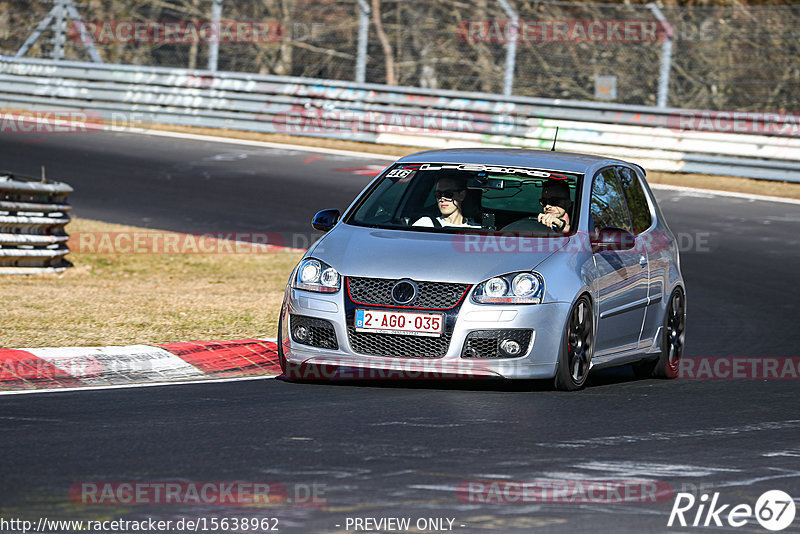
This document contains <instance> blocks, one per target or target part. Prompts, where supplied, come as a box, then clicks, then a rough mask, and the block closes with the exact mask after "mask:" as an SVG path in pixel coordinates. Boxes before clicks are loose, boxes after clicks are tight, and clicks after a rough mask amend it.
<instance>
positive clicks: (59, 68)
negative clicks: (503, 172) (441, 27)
mask: <svg viewBox="0 0 800 534" xmlns="http://www.w3.org/2000/svg"><path fill="white" fill-rule="evenodd" d="M0 107H3V108H6V109H17V110H48V111H52V110H67V111H77V110H83V111H85V112H87V113H88V114H89V117H90V118H92V117H94V118H97V119H100V120H104V121H105V128H107V129H111V130H117V131H123V130H124V129H126V128H129V127H130V126H131V124H132V122H134V121H140V122H142V123H162V124H172V125H186V126H200V127H211V128H228V129H235V130H247V131H257V132H264V133H285V134H291V135H303V136H312V137H322V138H336V139H346V140H354V141H366V142H372V143H385V144H400V145H408V146H420V147H426V148H437V147H449V146H517V147H528V148H550V146H551V144H552V140H553V135H554V134H555V127H556V126H558V127H559V135H558V145H557V148H558V149H559V150H562V151H574V152H587V153H594V154H602V155H608V156H613V157H621V158H625V159H628V160H631V161H633V162H635V163H638V164H640V165H642V166H643V167H645V168H646V169H651V170H658V171H668V172H686V173H699V174H718V175H725V176H742V177H749V178H759V179H766V180H780V181H792V182H800V131H799V130H800V124H796V123H792V122H791V121H792V120H796V118H794V117H793V116H787V115H780V114H765V115H763V116H758V117H757V119H756V120H757V121H760V122H758V125H759V127H760V128H761V129H762V130H764V131H770V132H771V133H770V135H762V134H757V133H751V132H750V130H748V129H747V128H745V133H734V132H724V131H723V132H720V131H705V130H704V129H698V130H692V129H685V128H682V127H681V117H685V116H687V114H689V115H688V116H691V113H692V112H687V111H685V110H679V109H664V108H655V107H643V106H627V105H618V104H605V103H597V102H577V101H560V100H554V99H538V98H523V97H505V96H501V95H492V94H483V93H461V92H455V91H434V90H425V89H418V88H407V87H393V86H385V85H375V84H354V83H351V82H342V81H331V80H318V79H309V78H290V77H279V76H269V75H256V74H248V73H236V72H215V73H212V72H209V71H192V70H186V69H169V68H159V67H138V66H129V65H98V64H92V63H76V62H54V61H51V60H19V59H15V58H0ZM718 116H719V114H714V115H713V116H712V117H718ZM728 123H730V124H732V123H733V121H732V120H728Z"/></svg>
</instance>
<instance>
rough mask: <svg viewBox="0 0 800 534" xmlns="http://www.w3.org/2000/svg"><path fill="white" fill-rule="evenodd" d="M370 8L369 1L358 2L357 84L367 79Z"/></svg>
mask: <svg viewBox="0 0 800 534" xmlns="http://www.w3.org/2000/svg"><path fill="white" fill-rule="evenodd" d="M370 12H371V10H370V7H369V4H368V3H367V0H358V52H357V54H356V83H364V82H365V81H366V79H367V43H368V39H369V15H370Z"/></svg>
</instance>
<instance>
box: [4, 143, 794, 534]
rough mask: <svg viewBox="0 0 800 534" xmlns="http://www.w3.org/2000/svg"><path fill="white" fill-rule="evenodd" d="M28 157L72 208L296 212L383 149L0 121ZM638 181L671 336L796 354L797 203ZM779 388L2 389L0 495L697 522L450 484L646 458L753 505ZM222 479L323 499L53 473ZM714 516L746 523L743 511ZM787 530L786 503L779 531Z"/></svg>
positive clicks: (340, 511)
mask: <svg viewBox="0 0 800 534" xmlns="http://www.w3.org/2000/svg"><path fill="white" fill-rule="evenodd" d="M42 164H45V165H47V168H48V175H49V176H51V177H53V178H55V179H60V180H63V181H66V182H68V183H70V184H72V185H73V186H74V187H75V190H76V191H75V193H74V194H73V195H72V197H71V201H72V203H73V205H74V206H75V213H76V214H77V215H79V216H83V217H89V218H97V219H101V220H106V221H111V222H120V223H129V224H136V225H139V226H149V227H153V228H164V229H169V230H180V231H248V232H259V231H269V232H281V233H293V232H300V233H307V232H308V226H307V225H308V221H309V219H310V217H311V215H313V213H314V212H315V211H316V210H318V209H321V208H327V207H335V208H344V207H346V206H347V205H348V204H349V202H350V200H351V199H352V198H353V196H354V195H355V194H356V193H357V192H358V191H359V190H360V189H361V187H363V185H364V184H365V183H366V182H367V181H368V180H369V177H368V176H362V175H359V174H356V173H354V172H353V171H341V170H337V169H353V168H362V167H365V166H368V165H375V166H383V165H385V161H383V160H370V159H360V158H353V157H343V156H332V155H322V154H314V153H309V152H301V151H294V150H289V149H280V150H273V149H265V148H255V147H243V146H235V145H226V144H218V143H212V142H198V141H184V140H177V139H164V138H159V137H146V136H140V135H131V134H113V135H109V134H103V133H97V134H92V135H83V136H81V135H72V136H70V135H61V136H58V135H56V136H51V137H48V138H42V139H33V140H32V139H28V138H24V137H20V136H10V135H1V136H0V168H5V169H9V170H12V171H16V172H20V173H30V174H38V172H39V166H40V165H42ZM767 187H768V186H765V189H766V188H767ZM765 193H768V190H765ZM657 196H658V198H659V202H660V205H661V207H662V209H663V211H664V212H665V214H666V217H667V219H668V221H669V223H670V226H671V228H672V230H673V231H674V232H676V233H677V234H678V235H679V236H680V238H681V239H682V240H683V243H682V249H683V252H682V267H683V272H684V275H685V278H686V284H687V289H688V309H689V317H688V333H687V352H686V354H685V356H686V357H687V358H699V357H707V356H737V357H750V358H764V357H780V356H797V355H798V354H797V341H796V339H797V315H798V307H799V306H798V303H800V290H798V276H797V266H798V265H800V246H798V239H800V238H798V229H799V228H800V206H797V205H790V204H782V203H773V202H760V201H750V200H743V199H736V198H725V197H720V196H708V195H702V194H686V193H679V192H670V191H659V192H657ZM0 291H1V290H0ZM1 294H2V293H0V295H1ZM0 298H1V297H0ZM276 313H277V310H276ZM798 405H799V403H798V381H797V380H792V379H786V380H766V381H765V380H724V379H718V380H674V381H658V380H637V379H634V378H633V376H632V374H631V372H630V370H629V369H628V368H620V369H618V370H612V371H606V372H604V373H602V374H599V375H597V376H594V377H593V378H592V379H591V382H590V385H589V387H588V388H587V389H586V390H584V391H582V392H578V393H560V392H554V391H550V390H549V389H548V388H547V387H545V386H543V385H540V384H524V385H521V386H515V385H506V384H502V383H494V382H470V383H457V382H453V381H440V382H432V383H409V382H403V383H398V382H386V381H379V382H370V383H366V384H361V383H337V384H317V383H288V382H283V381H280V380H258V381H245V382H233V383H219V384H201V385H180V386H171V387H152V388H143V389H120V390H105V391H83V392H54V393H45V394H37V395H18V396H2V397H0V419H2V423H3V424H2V425H1V426H0V443H2V454H0V472H1V473H2V475H3V476H2V479H0V503H1V504H0V516H2V517H3V518H9V517H17V518H29V519H33V520H36V519H37V518H39V517H48V518H51V519H52V518H57V517H58V518H63V519H84V520H86V519H99V518H102V519H113V518H115V517H121V518H128V519H145V518H161V519H172V520H176V519H179V518H182V517H183V518H195V517H204V516H205V517H211V516H217V517H226V516H227V517H234V516H235V517H257V518H260V517H277V518H279V521H280V523H279V526H280V531H281V532H326V533H327V532H344V531H345V527H346V520H347V518H348V517H350V518H353V517H374V518H381V517H384V518H385V517H409V518H411V519H412V522H413V521H415V520H416V519H417V518H420V517H435V518H452V519H454V523H453V531H456V532H503V533H507V532H530V531H540V532H559V533H560V532H563V533H572V532H590V531H591V532H595V531H597V532H707V531H709V530H711V529H710V528H702V527H691V526H689V527H684V528H678V527H672V528H669V527H667V520H668V518H669V514H670V510H671V507H672V503H673V497H674V496H670V497H669V498H668V499H665V500H664V502H657V503H598V502H589V503H564V502H560V503H544V504H542V503H524V504H519V503H518V504H498V503H480V502H462V501H460V500H459V499H458V497H457V493H456V488H457V487H458V486H459V484H461V483H464V482H468V481H482V482H488V481H506V482H509V481H536V480H543V479H549V480H560V481H564V480H572V481H581V480H583V481H587V480H593V481H597V480H607V481H620V480H632V479H641V478H646V479H648V480H652V481H660V482H663V483H667V484H669V485H670V486H671V487H672V488H673V490H674V491H675V492H678V491H682V490H686V491H690V492H691V491H695V492H696V493H697V495H698V496H699V495H700V494H702V493H709V494H711V493H714V492H719V493H720V497H719V499H720V502H721V503H730V504H739V503H745V504H749V505H751V506H752V505H754V504H755V501H756V499H757V498H758V496H759V495H760V494H761V493H763V492H764V491H766V490H770V489H781V490H783V491H785V492H787V493H789V494H790V495H792V496H793V497H794V499H795V503H797V502H798V499H799V498H800V413H798ZM235 480H239V481H252V482H264V481H267V482H277V483H280V484H282V485H283V486H285V487H286V488H287V489H288V491H289V495H290V496H292V494H293V493H294V492H299V493H304V492H305V488H307V487H311V486H312V485H316V488H317V491H318V493H319V495H320V496H321V497H322V498H324V500H325V501H324V503H323V502H318V503H317V505H316V506H312V507H309V506H304V505H302V504H303V503H298V502H292V503H289V502H285V503H283V504H282V505H281V506H278V507H275V508H263V507H260V508H259V507H255V508H254V507H242V506H229V505H202V506H201V505H196V504H159V505H153V504H139V505H81V504H76V503H73V502H71V501H70V498H69V494H68V492H69V488H70V487H71V486H72V485H73V484H76V483H81V482H86V481H110V482H126V481H127V482H159V481H196V482H202V481H235ZM696 510H697V508H696V507H695V508H693V509H692V511H691V513H690V514H687V519H690V520H691V519H693V517H694V513H695V512H696ZM723 518H724V516H723ZM445 524H446V523H445ZM337 525H338V526H337ZM462 525H463V526H462ZM0 530H2V529H0ZM713 530H715V531H722V532H734V531H748V532H765V530H764V529H763V528H761V527H760V526H759V525H758V524H757V523H756V522H755V520H754V519H753V518H751V519H750V522H749V523H748V526H747V527H744V528H738V529H737V528H732V527H729V526H726V527H723V528H716V529H713ZM8 531H11V530H8ZM350 531H351V532H352V531H353V528H352V527H351V528H350ZM798 531H800V518H798V519H795V522H794V523H793V525H792V526H791V527H790V528H788V529H786V530H784V531H783V532H798Z"/></svg>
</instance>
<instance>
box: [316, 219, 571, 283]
mask: <svg viewBox="0 0 800 534" xmlns="http://www.w3.org/2000/svg"><path fill="white" fill-rule="evenodd" d="M567 243H569V238H568V237H561V236H557V237H552V238H550V237H548V238H517V237H501V236H479V235H468V234H437V233H433V232H415V231H405V230H379V229H375V228H365V227H360V226H352V225H348V224H344V223H340V224H338V225H336V227H335V228H333V229H332V230H331V231H330V232H329V233H328V234H327V235H325V236H324V237H323V238H322V239H320V240H319V241H318V242H317V244H316V245H315V246H314V247H313V248H312V249H311V250H310V251H309V253H308V256H313V257H314V258H317V259H319V260H322V261H324V262H325V263H327V264H329V265H330V266H331V267H333V268H335V269H336V270H337V271H339V272H340V273H341V274H342V275H344V276H364V277H372V278H392V279H397V278H411V279H414V280H431V281H433V280H435V281H441V282H461V283H469V284H475V283H478V282H482V281H483V280H486V279H487V278H491V277H492V276H496V275H498V274H504V273H509V272H514V271H529V270H532V269H535V268H536V267H537V266H538V265H539V264H540V263H542V262H543V261H544V260H545V259H547V258H548V257H549V256H551V255H552V254H553V253H555V252H556V251H557V250H560V249H561V248H563V247H564V246H565V245H566V244H567Z"/></svg>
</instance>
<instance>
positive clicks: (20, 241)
mask: <svg viewBox="0 0 800 534" xmlns="http://www.w3.org/2000/svg"><path fill="white" fill-rule="evenodd" d="M71 192H72V188H71V187H70V186H68V185H67V184H64V183H61V182H50V181H48V182H43V181H41V180H37V179H35V178H29V177H25V176H19V175H14V174H11V173H9V172H3V171H0V274H35V273H45V272H61V271H64V270H65V269H66V268H67V267H70V266H71V265H72V264H71V263H70V262H69V261H67V260H66V259H65V256H66V255H67V254H68V253H69V248H67V245H66V243H67V240H68V239H69V236H68V235H67V232H66V230H65V229H64V226H65V225H66V224H67V223H69V221H70V216H69V212H70V210H71V209H72V208H71V207H70V205H69V204H68V203H67V195H69V194H70V193H71Z"/></svg>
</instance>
